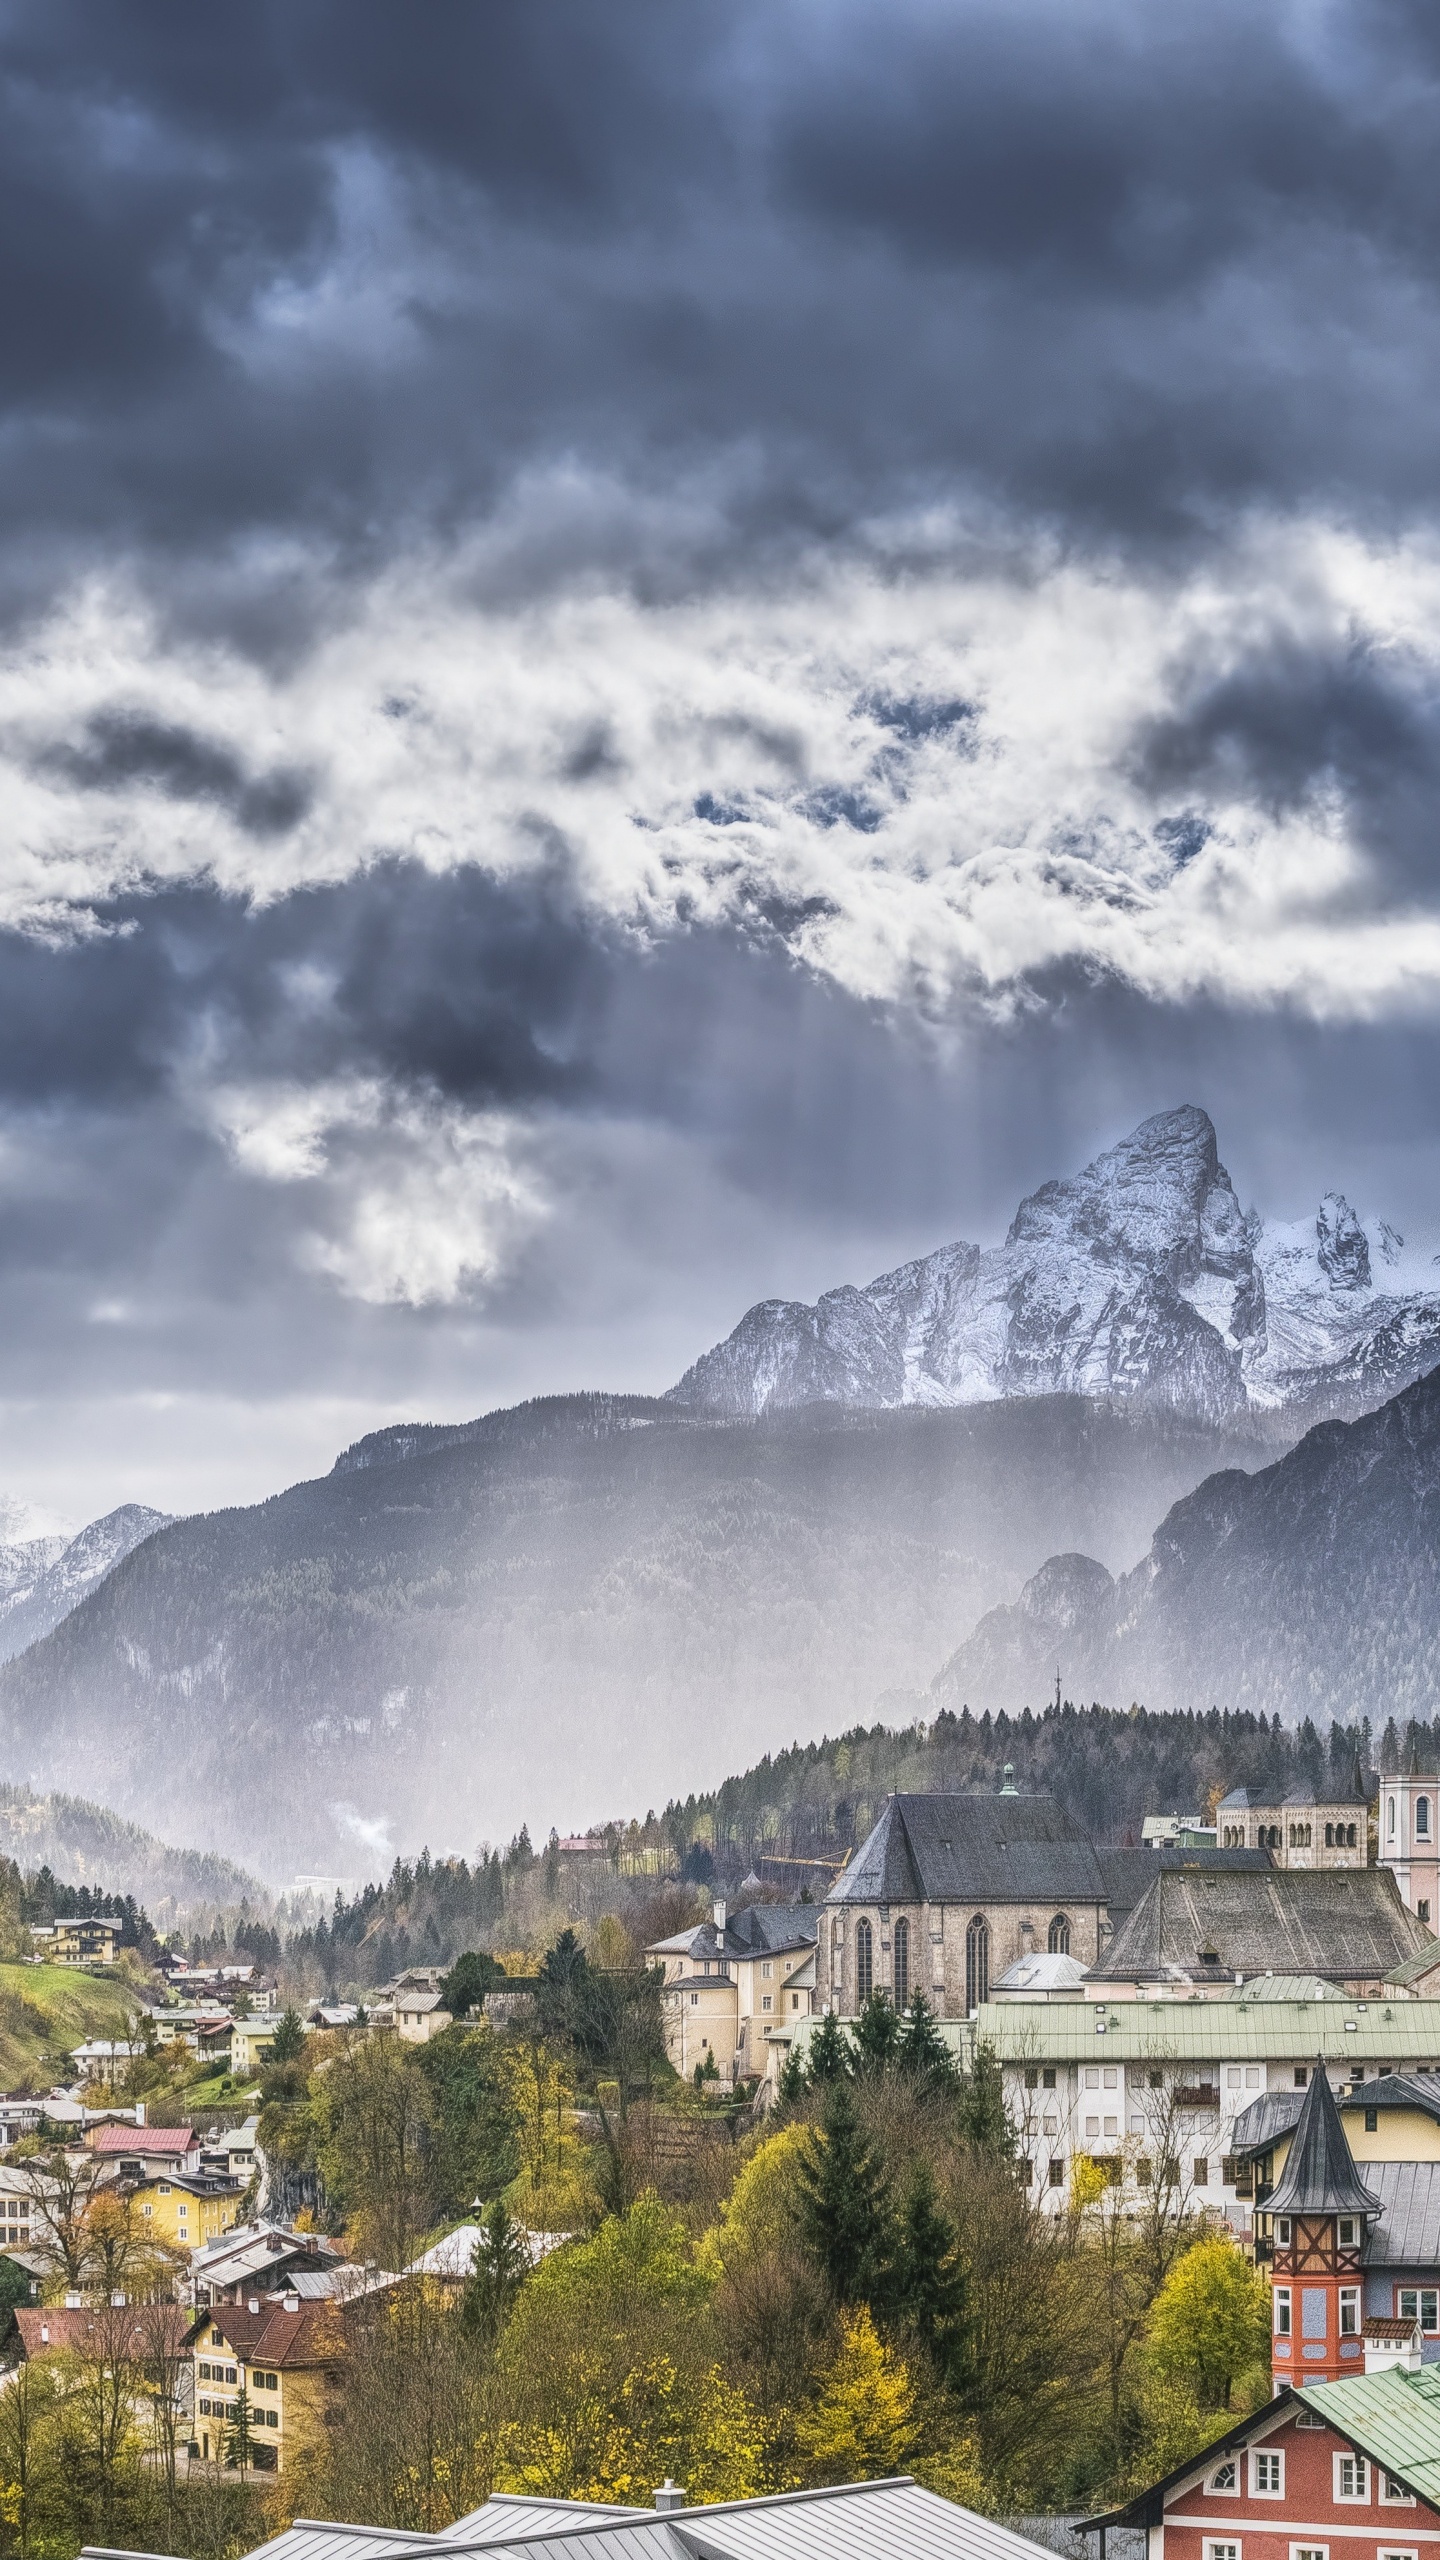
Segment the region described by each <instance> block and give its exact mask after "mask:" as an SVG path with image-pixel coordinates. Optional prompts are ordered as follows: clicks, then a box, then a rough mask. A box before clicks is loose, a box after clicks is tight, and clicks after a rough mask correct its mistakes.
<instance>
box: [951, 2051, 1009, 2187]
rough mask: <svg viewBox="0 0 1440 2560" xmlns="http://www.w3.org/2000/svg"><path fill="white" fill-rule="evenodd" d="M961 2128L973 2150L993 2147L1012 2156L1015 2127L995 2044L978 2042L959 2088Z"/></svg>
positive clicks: (1005, 2156) (1004, 2154)
mask: <svg viewBox="0 0 1440 2560" xmlns="http://www.w3.org/2000/svg"><path fill="white" fill-rule="evenodd" d="M959 2114H960V2121H959V2130H960V2138H961V2140H962V2142H968V2143H969V2145H970V2148H971V2149H972V2151H993V2152H998V2153H1000V2154H1001V2155H1002V2156H1003V2157H1004V2158H1007V2159H1008V2158H1009V2157H1010V2156H1011V2154H1012V2153H1013V2152H1014V2149H1015V2131H1014V2127H1013V2126H1012V2124H1011V2122H1010V2118H1009V2116H1008V2115H1007V2114H1006V2111H1005V2083H1004V2081H1003V2079H1002V2077H1001V2073H1000V2065H999V2063H998V2062H997V2060H996V2058H995V2048H994V2046H993V2045H989V2044H984V2043H979V2044H977V2045H976V2047H975V2058H974V2061H973V2062H972V2063H971V2065H970V2069H969V2071H968V2073H967V2074H966V2077H965V2080H964V2083H963V2085H962V2087H961V2091H960V2111H959Z"/></svg>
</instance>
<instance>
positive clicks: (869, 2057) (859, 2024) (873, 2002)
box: [852, 1991, 900, 2079]
mask: <svg viewBox="0 0 1440 2560" xmlns="http://www.w3.org/2000/svg"><path fill="white" fill-rule="evenodd" d="M852 2032H853V2034H854V2038H855V2067H856V2069H857V2071H858V2072H859V2073H860V2074H861V2076H862V2077H863V2078H865V2079H872V2078H877V2077H878V2076H879V2074H880V2073H881V2072H882V2071H888V2070H889V2068H890V2065H891V2064H892V2063H893V2062H894V2060H895V2058H896V2056H897V2055H898V2053H899V2051H900V2021H899V2019H898V2018H897V2017H896V2015H895V2012H894V2010H893V2008H892V2007H891V2005H890V2002H889V2001H888V2000H887V1999H886V1997H885V1994H884V1992H883V1991H872V1992H871V1994H870V1997H869V1999H868V2000H867V2001H866V2003H865V2006H864V2008H863V2009H862V2010H861V2012H860V2015H859V2017H858V2018H857V2019H856V2021H855V2025H854V2028H853V2030H852Z"/></svg>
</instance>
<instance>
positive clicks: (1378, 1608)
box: [935, 1369, 1440, 1720]
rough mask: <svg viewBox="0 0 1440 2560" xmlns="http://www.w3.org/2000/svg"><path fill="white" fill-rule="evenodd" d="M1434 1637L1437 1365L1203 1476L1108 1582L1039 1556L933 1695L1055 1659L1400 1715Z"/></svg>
mask: <svg viewBox="0 0 1440 2560" xmlns="http://www.w3.org/2000/svg"><path fill="white" fill-rule="evenodd" d="M1437 1647H1440V1369H1435V1370H1432V1371H1431V1373H1430V1375H1429V1376H1428V1377H1425V1378H1421V1379H1418V1380H1417V1381H1416V1383H1415V1384H1414V1385H1413V1386H1410V1387H1407V1388H1405V1389H1404V1391H1403V1392H1402V1393H1401V1394H1400V1395H1397V1396H1393V1397H1392V1398H1391V1399H1390V1401H1389V1402H1388V1403H1387V1404H1384V1405H1382V1406H1380V1408H1379V1409H1378V1411H1377V1412H1375V1413H1371V1414H1366V1415H1365V1416H1364V1417H1363V1418H1362V1419H1361V1420H1360V1421H1358V1422H1326V1423H1321V1424H1319V1425H1318V1426H1317V1427H1316V1429H1315V1430H1313V1431H1310V1432H1307V1433H1306V1435H1305V1437H1304V1439H1303V1440H1301V1441H1300V1442H1299V1444H1298V1445H1297V1446H1296V1447H1295V1448H1294V1449H1292V1450H1291V1451H1290V1452H1289V1453H1288V1455H1287V1456H1285V1457H1283V1458H1282V1459H1280V1460H1279V1461H1278V1463H1276V1464H1274V1465H1272V1466H1269V1467H1265V1468H1263V1469H1261V1470H1260V1471H1259V1472H1258V1473H1256V1474H1244V1473H1240V1472H1236V1471H1233V1470H1226V1471H1223V1472H1221V1473H1219V1474H1217V1475H1215V1476H1212V1477H1210V1478H1209V1479H1208V1480H1207V1481H1206V1482H1205V1483H1204V1484H1202V1485H1200V1486H1199V1487H1197V1489H1196V1491H1195V1492H1194V1493H1192V1494H1190V1495H1188V1496H1187V1497H1186V1498H1185V1499H1184V1500H1183V1501H1180V1502H1178V1503H1177V1504H1176V1505H1175V1507H1174V1509H1173V1510H1172V1511H1171V1512H1170V1513H1169V1514H1168V1515H1167V1517H1166V1519H1165V1520H1164V1521H1163V1522H1162V1524H1161V1526H1160V1528H1159V1529H1158V1530H1157V1531H1156V1533H1155V1537H1154V1540H1153V1542H1152V1544H1151V1548H1150V1552H1149V1554H1148V1555H1147V1556H1146V1557H1145V1558H1144V1559H1143V1561H1142V1562H1141V1563H1140V1564H1138V1565H1137V1566H1136V1567H1135V1569H1134V1571H1133V1572H1131V1573H1128V1574H1126V1575H1124V1576H1123V1577H1122V1579H1121V1580H1120V1581H1119V1582H1118V1583H1115V1582H1112V1580H1111V1577H1110V1575H1109V1573H1108V1572H1106V1571H1105V1570H1103V1569H1102V1568H1101V1567H1100V1566H1099V1565H1097V1563H1096V1562H1095V1561H1094V1560H1093V1559H1092V1558H1090V1557H1086V1556H1083V1555H1074V1554H1070V1555H1060V1556H1055V1557H1052V1558H1051V1559H1050V1560H1049V1562H1048V1563H1047V1564H1046V1565H1045V1566H1044V1567H1043V1568H1042V1570H1041V1572H1040V1573H1039V1574H1037V1575H1035V1576H1034V1577H1033V1578H1032V1579H1031V1581H1030V1582H1029V1584H1028V1585H1027V1586H1026V1588H1025V1590H1024V1591H1023V1592H1022V1593H1021V1596H1020V1599H1019V1600H1018V1601H1017V1602H1015V1603H1014V1604H1013V1605H1009V1606H1003V1607H1001V1608H999V1609H996V1610H994V1611H992V1612H990V1613H989V1614H988V1615H987V1616H986V1617H985V1618H984V1619H983V1620H982V1621H981V1623H980V1625H979V1626H978V1627H977V1628H976V1630H975V1632H974V1634H973V1635H972V1636H971V1637H970V1639H969V1640H968V1642H967V1643H965V1644H964V1645H962V1646H961V1648H960V1650H959V1652H958V1653H956V1654H955V1655H953V1656H952V1658H951V1659H950V1661H948V1662H947V1663H946V1665H945V1667H944V1670H943V1671H942V1672H941V1674H940V1676H939V1678H938V1679H937V1680H936V1683H935V1695H936V1697H937V1698H940V1699H943V1700H945V1701H946V1702H948V1703H951V1704H956V1705H958V1704H959V1703H960V1702H961V1700H963V1699H969V1700H972V1701H983V1702H984V1703H985V1704H987V1705H991V1706H997V1707H998V1706H1007V1707H1011V1708H1014V1707H1018V1706H1021V1705H1023V1704H1024V1703H1025V1702H1026V1701H1027V1700H1028V1699H1030V1698H1032V1697H1033V1696H1034V1695H1035V1690H1036V1684H1037V1682H1039V1681H1040V1680H1042V1679H1043V1678H1045V1677H1049V1678H1052V1679H1053V1677H1054V1674H1055V1670H1056V1668H1057V1666H1058V1668H1059V1669H1060V1671H1061V1674H1062V1676H1063V1679H1064V1683H1065V1686H1066V1688H1067V1689H1069V1690H1070V1691H1071V1692H1072V1693H1073V1694H1075V1695H1077V1696H1084V1697H1098V1698H1104V1699H1105V1700H1107V1701H1108V1702H1110V1703H1112V1704H1117V1703H1119V1702H1121V1701H1123V1700H1128V1699H1132V1698H1139V1699H1143V1700H1144V1701H1145V1703H1146V1704H1147V1705H1149V1706H1151V1707H1154V1708H1165V1707H1205V1706H1209V1705H1210V1704H1212V1703H1216V1702H1219V1703H1223V1704H1225V1705H1227V1706H1231V1707H1250V1708H1254V1709H1257V1710H1259V1711H1261V1712H1269V1713H1274V1712H1276V1711H1278V1712H1279V1713H1281V1714H1282V1715H1284V1716H1285V1717H1286V1719H1287V1720H1294V1719H1296V1718H1298V1717H1300V1716H1304V1715H1313V1716H1315V1717H1317V1718H1320V1719H1322V1720H1325V1719H1328V1718H1329V1717H1331V1716H1332V1715H1333V1716H1338V1717H1341V1718H1342V1719H1349V1718H1353V1717H1357V1716H1362V1715H1369V1716H1372V1717H1375V1718H1381V1717H1384V1716H1387V1715H1388V1716H1395V1717H1397V1718H1401V1719H1403V1718H1406V1717H1423V1716H1427V1715H1429V1714H1430V1713H1431V1712H1432V1711H1433V1707H1434V1700H1435V1666H1436V1660H1437Z"/></svg>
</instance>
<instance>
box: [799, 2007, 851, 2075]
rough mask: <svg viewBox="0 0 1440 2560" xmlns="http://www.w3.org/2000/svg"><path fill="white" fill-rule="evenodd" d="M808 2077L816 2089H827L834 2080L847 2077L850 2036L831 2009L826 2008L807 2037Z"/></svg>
mask: <svg viewBox="0 0 1440 2560" xmlns="http://www.w3.org/2000/svg"><path fill="white" fill-rule="evenodd" d="M809 2063H810V2080H811V2084H812V2086H814V2087H816V2088H822V2089H823V2088H829V2087H830V2086H831V2085H832V2083H833V2082H835V2081H837V2080H848V2079H849V2078H850V2075H851V2073H852V2072H853V2070H854V2068H855V2057H854V2053H853V2051H852V2049H851V2045H850V2039H849V2037H848V2036H847V2035H846V2034H845V2033H844V2031H843V2029H842V2027H841V2025H840V2021H839V2019H838V2018H837V2017H836V2015H835V2012H834V2010H833V2009H827V2010H826V2012H825V2015H824V2017H823V2018H822V2019H821V2021H820V2024H819V2026H818V2027H817V2028H816V2030H815V2033H814V2034H813V2036H812V2037H811V2039H810V2052H809Z"/></svg>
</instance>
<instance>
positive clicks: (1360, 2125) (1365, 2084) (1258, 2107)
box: [1234, 2064, 1440, 2200]
mask: <svg viewBox="0 0 1440 2560" xmlns="http://www.w3.org/2000/svg"><path fill="white" fill-rule="evenodd" d="M1311 2067H1312V2066H1309V2065H1305V2064H1300V2065H1298V2066H1297V2068H1296V2074H1295V2076H1296V2079H1297V2081H1300V2080H1306V2079H1308V2077H1309V2072H1310V2068H1311ZM1363 2072H1364V2065H1363V2064H1362V2065H1361V2066H1360V2073H1359V2074H1357V2075H1356V2076H1355V2077H1352V2078H1351V2079H1350V2080H1349V2081H1347V2082H1345V2083H1342V2085H1341V2086H1340V2087H1339V2088H1337V2090H1336V2092H1335V2102H1336V2105H1337V2106H1338V2107H1339V2110H1340V2117H1341V2121H1342V2123H1343V2124H1344V2127H1345V2139H1346V2141H1347V2142H1348V2143H1349V2145H1350V2153H1351V2157H1352V2159H1353V2160H1354V2162H1355V2164H1356V2166H1357V2168H1359V2169H1360V2170H1361V2173H1362V2175H1363V2172H1364V2164H1365V2163H1366V2161H1367V2160H1368V2161H1375V2162H1381V2161H1430V2160H1434V2161H1440V2073H1437V2072H1433V2071H1383V2070H1382V2071H1376V2069H1375V2067H1374V2065H1373V2064H1372V2065H1371V2066H1370V2075H1371V2076H1370V2077H1369V2078H1368V2079H1367V2078H1365V2077H1363V2076H1361V2075H1363ZM1303 2105H1304V2097H1303V2094H1302V2091H1301V2090H1300V2089H1299V2088H1296V2089H1295V2090H1293V2091H1292V2090H1289V2089H1277V2090H1270V2091H1267V2093H1266V2095H1265V2096H1264V2097H1263V2098H1259V2099H1257V2100H1256V2102H1255V2104H1254V2105H1253V2106H1249V2107H1247V2108H1246V2109H1245V2110H1244V2113H1243V2114H1242V2115H1238V2116H1237V2117H1236V2119H1235V2131H1234V2155H1235V2161H1236V2166H1237V2168H1238V2169H1239V2171H1240V2177H1239V2179H1237V2183H1236V2193H1237V2194H1241V2195H1246V2194H1248V2193H1249V2191H1250V2189H1251V2187H1252V2186H1253V2187H1254V2190H1255V2193H1256V2195H1257V2197H1258V2196H1259V2194H1260V2190H1261V2189H1262V2188H1263V2189H1264V2190H1265V2191H1266V2192H1267V2193H1268V2191H1269V2189H1270V2188H1271V2187H1272V2186H1273V2185H1274V2184H1275V2181H1276V2179H1277V2178H1278V2177H1279V2175H1280V2173H1281V2171H1282V2169H1283V2168H1284V2166H1285V2162H1286V2160H1287V2158H1288V2157H1289V2152H1290V2141H1291V2136H1292V2134H1293V2132H1294V2129H1295V2126H1296V2124H1297V2122H1298V2121H1299V2116H1300V2109H1301V2107H1302V2106H1303ZM1262 2200H1263V2199H1262Z"/></svg>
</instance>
